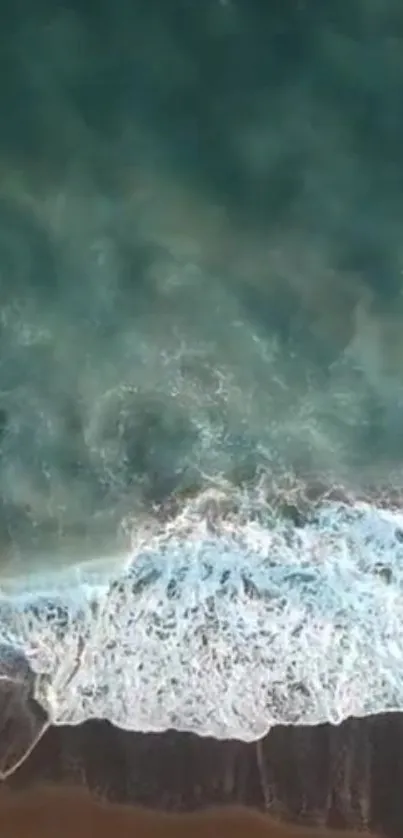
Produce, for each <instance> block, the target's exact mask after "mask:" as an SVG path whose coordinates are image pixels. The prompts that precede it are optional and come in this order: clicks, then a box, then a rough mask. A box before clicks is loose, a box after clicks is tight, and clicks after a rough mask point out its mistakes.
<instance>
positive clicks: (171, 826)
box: [0, 787, 374, 838]
mask: <svg viewBox="0 0 403 838" xmlns="http://www.w3.org/2000/svg"><path fill="white" fill-rule="evenodd" d="M0 834H1V836H2V838H55V836H56V835H57V836H58V838H113V836H119V838H359V835H360V833H358V832H350V831H339V830H328V829H325V828H320V827H319V828H314V827H309V826H308V827H303V826H300V827H298V826H293V825H291V824H284V823H279V822H278V821H276V820H275V819H273V818H271V817H270V815H268V814H261V813H258V812H253V811H250V810H249V811H248V810H247V809H244V808H242V807H228V808H221V809H218V808H216V809H210V810H206V811H204V812H199V813H195V814H166V813H161V812H159V813H158V812H152V811H151V810H147V809H140V808H138V807H131V806H122V805H116V804H115V805H114V804H111V803H106V802H104V801H101V800H100V799H97V798H95V796H93V795H91V794H90V793H89V792H87V791H86V790H83V789H79V788H74V787H71V788H62V787H58V788H57V787H53V788H52V787H44V788H41V787H38V788H33V789H31V790H30V791H25V792H8V791H3V793H1V794H0ZM367 834H368V833H367ZM372 834H373V835H374V833H372ZM361 835H362V833H361Z"/></svg>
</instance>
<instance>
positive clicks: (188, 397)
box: [0, 0, 403, 585]
mask: <svg viewBox="0 0 403 838" xmlns="http://www.w3.org/2000/svg"><path fill="white" fill-rule="evenodd" d="M271 5H272V4H268V3H265V2H258V0H248V1H247V2H246V0H227V2H219V1H218V0H206V2H204V3H202V4H196V3H194V4H192V3H188V2H185V0H172V2H170V3H165V2H162V0H161V2H159V0H154V2H150V3H147V4H144V3H142V2H140V0H137V2H136V0H130V2H129V0H127V2H121V3H119V4H118V5H114V4H111V3H109V2H108V3H107V2H100V3H97V4H96V8H95V7H93V6H92V5H91V4H89V3H82V2H81V3H75V2H68V3H63V5H61V4H60V5H59V4H58V3H54V2H53V3H50V2H49V3H48V2H46V0H43V2H39V3H35V4H28V3H24V2H23V1H21V2H19V3H16V4H13V7H12V9H10V10H9V12H8V16H7V19H6V17H5V16H4V21H3V24H2V26H3V29H2V31H3V39H2V44H1V49H0V65H1V66H0V70H1V72H0V116H1V119H0V295H1V323H0V328H1V331H0V538H1V556H2V569H3V576H4V578H6V577H7V578H9V577H15V576H19V575H24V576H26V575H27V574H28V576H29V577H31V576H32V574H34V575H35V572H39V570H41V572H42V571H43V569H44V568H46V567H49V568H52V569H53V568H54V567H56V566H64V565H71V564H73V565H74V564H76V563H77V562H78V563H81V562H82V561H84V560H91V561H92V560H93V561H96V560H98V558H99V557H101V558H105V557H108V556H113V555H115V554H116V555H121V553H122V551H123V552H125V551H126V550H128V551H130V546H131V540H132V538H133V531H134V533H136V532H137V531H138V529H139V527H142V526H143V524H144V522H149V521H151V523H150V525H151V526H154V524H155V517H156V516H157V517H158V515H159V514H160V513H161V508H162V513H161V514H162V517H163V519H164V520H166V518H167V512H166V510H167V509H168V508H171V506H170V505H171V504H172V503H173V504H174V505H175V508H176V509H177V508H178V507H180V505H181V503H183V502H184V501H185V499H186V498H188V497H189V496H194V495H197V494H198V493H199V492H201V491H202V490H203V489H205V488H206V487H208V486H212V485H213V486H217V485H219V486H221V487H222V485H224V484H225V487H226V490H228V491H230V490H231V487H234V486H237V487H238V486H242V485H243V484H244V483H247V484H248V485H250V484H253V485H257V484H259V480H261V478H262V475H263V476H264V475H266V477H267V475H269V481H270V480H271V482H272V484H275V482H276V480H277V477H273V475H274V476H276V475H281V476H282V477H284V475H285V474H291V475H294V476H295V475H297V477H301V476H302V477H303V479H304V480H306V481H307V482H308V483H309V481H311V480H312V479H315V480H316V479H320V480H322V481H323V482H324V483H325V484H328V485H333V484H335V483H336V484H338V485H340V484H342V485H343V486H345V487H348V489H349V491H351V492H352V493H353V494H354V493H357V492H358V490H359V489H361V488H362V487H364V488H365V487H367V486H368V485H371V486H375V487H376V491H378V490H379V487H380V486H381V485H386V486H388V485H389V484H394V485H395V484H397V485H400V483H401V476H400V475H401V463H402V455H403V435H402V427H403V424H402V421H401V419H402V404H403V401H402V398H403V395H402V394H403V388H402V385H403V375H402V364H401V347H402V334H403V330H402V328H401V326H402V314H403V311H402V293H401V291H402V249H401V228H402V219H403V203H402V200H403V199H402V195H403V192H402V188H401V187H402V174H403V166H402V164H403V156H402V144H401V136H402V128H403V123H402V108H401V89H402V82H403V62H402V55H403V51H402V49H401V46H402V44H401V38H402V33H403V28H402V25H403V12H402V10H401V8H400V6H399V4H397V3H394V2H392V0H389V2H383V3H378V2H376V0H373V2H371V3H368V2H367V3H365V4H364V3H361V2H359V0H354V2H352V3H349V4H348V10H347V6H346V5H345V4H341V3H340V2H339V1H337V2H336V0H335V2H329V3H326V4H323V3H319V2H309V0H307V1H306V2H304V3H296V2H282V3H281V4H276V9H275V10H274V9H272V8H271ZM290 479H291V478H290ZM292 479H294V478H292ZM228 487H230V488H229V489H228ZM271 491H273V485H272V487H271ZM168 517H169V515H168ZM29 584H30V585H31V584H32V578H30V582H29Z"/></svg>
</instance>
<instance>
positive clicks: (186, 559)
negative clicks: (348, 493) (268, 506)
mask: <svg viewBox="0 0 403 838" xmlns="http://www.w3.org/2000/svg"><path fill="white" fill-rule="evenodd" d="M401 526H402V516H401V514H400V513H399V512H397V511H396V512H394V511H392V510H384V509H380V508H377V507H376V506H373V505H371V504H370V503H366V502H362V503H355V504H353V505H348V504H345V503H331V502H329V503H322V504H321V505H319V506H318V507H316V509H315V510H314V512H313V514H312V515H311V517H310V519H309V520H307V522H306V523H305V526H295V524H293V523H292V522H285V521H284V520H282V521H281V522H280V521H279V520H276V521H275V522H271V524H270V525H268V524H267V523H266V524H263V523H262V521H261V520H259V519H256V520H255V521H253V520H249V521H246V520H242V519H240V520H239V521H238V523H237V524H236V525H235V524H234V519H233V518H232V517H231V516H227V517H225V516H224V517H223V518H222V519H221V520H220V522H219V523H218V524H217V525H212V522H211V519H210V520H209V519H208V518H207V519H206V517H205V516H199V518H196V517H194V518H193V519H190V518H189V516H188V517H187V518H186V522H185V519H184V518H182V519H181V520H179V518H178V519H177V520H176V522H175V524H171V525H169V526H165V527H164V528H163V529H162V530H161V531H159V532H155V533H153V532H148V534H147V539H137V541H136V543H135V545H134V547H133V554H132V555H131V556H130V560H128V561H127V563H126V567H124V568H123V569H122V570H121V571H120V572H119V573H117V574H116V576H115V577H113V578H111V579H110V580H109V581H108V583H105V580H104V582H103V584H102V585H95V584H88V583H85V579H81V581H80V582H79V581H78V579H76V581H75V583H74V584H73V583H71V584H70V586H69V585H65V586H63V587H61V588H60V590H56V589H55V588H53V589H52V590H49V591H46V590H45V589H43V590H42V591H33V590H31V591H28V592H25V593H23V592H18V593H17V592H14V593H13V594H12V595H8V596H7V595H5V594H3V595H2V597H1V598H0V642H1V643H4V644H9V645H12V646H13V647H14V648H18V649H19V650H21V651H23V652H24V654H25V655H26V657H27V659H28V661H29V663H30V665H31V667H32V669H33V670H34V672H35V673H37V675H38V678H37V687H36V693H37V698H38V700H39V702H40V703H41V704H42V705H43V706H44V707H45V708H46V709H47V711H48V712H49V714H50V717H51V721H52V722H53V723H54V724H66V723H68V724H78V723H80V722H82V721H83V720H84V719H88V718H91V717H101V718H106V719H109V720H110V721H111V722H113V723H115V724H117V725H118V726H120V727H122V728H125V729H130V730H136V731H163V730H166V729H168V728H174V729H177V730H182V731H193V732H194V733H198V734H201V735H206V736H207V735H209V736H215V737H217V738H237V739H241V740H245V741H247V740H254V739H257V738H258V737H261V736H262V735H263V734H265V733H266V732H267V731H268V730H269V728H271V727H272V726H273V725H275V724H279V723H281V724H308V725H313V724H318V723H321V722H326V721H330V722H333V723H339V722H341V721H342V720H343V719H345V718H346V717H348V716H352V715H354V716H366V715H368V714H373V713H379V712H384V711H392V710H401V709H402V708H403V675H402V673H403V666H402V664H403V539H402V530H401Z"/></svg>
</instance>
